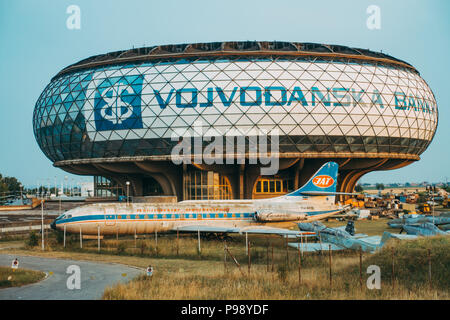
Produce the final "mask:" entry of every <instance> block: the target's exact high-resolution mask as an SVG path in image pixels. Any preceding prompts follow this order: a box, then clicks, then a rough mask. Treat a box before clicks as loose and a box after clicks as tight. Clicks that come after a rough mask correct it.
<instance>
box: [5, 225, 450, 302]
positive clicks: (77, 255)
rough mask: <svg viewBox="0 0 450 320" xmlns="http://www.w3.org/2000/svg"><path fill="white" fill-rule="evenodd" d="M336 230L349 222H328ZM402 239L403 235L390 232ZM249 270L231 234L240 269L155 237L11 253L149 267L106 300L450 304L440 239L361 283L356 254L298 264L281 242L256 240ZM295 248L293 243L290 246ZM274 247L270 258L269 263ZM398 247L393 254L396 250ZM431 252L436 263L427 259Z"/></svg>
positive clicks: (309, 256)
mask: <svg viewBox="0 0 450 320" xmlns="http://www.w3.org/2000/svg"><path fill="white" fill-rule="evenodd" d="M386 222H387V220H385V219H384V220H383V219H382V220H375V221H366V220H362V221H357V222H356V223H355V227H356V229H357V232H358V233H366V234H368V235H381V234H382V232H383V231H384V230H386V229H387V225H386ZM326 224H327V225H329V226H332V227H335V226H340V225H345V223H344V222H337V221H331V220H330V221H329V222H326ZM389 231H391V232H392V231H393V232H398V230H392V229H389ZM249 240H250V241H251V255H250V258H251V260H250V261H251V266H250V273H249V268H248V261H249V259H248V256H247V254H246V251H245V248H246V246H245V236H239V235H234V236H233V241H231V242H227V246H228V247H229V250H230V252H231V253H232V254H233V256H234V257H235V258H236V260H237V261H238V262H239V264H240V269H239V268H238V267H237V266H236V265H235V264H234V262H233V261H232V260H231V258H230V257H229V256H227V260H226V262H225V261H224V257H225V254H224V253H225V251H224V243H223V242H222V241H219V240H208V241H207V240H202V241H201V252H200V253H199V252H198V242H197V238H196V236H192V235H184V236H181V237H180V239H179V241H177V239H176V235H173V234H172V235H158V241H157V243H156V241H155V239H154V237H153V236H152V235H150V236H147V237H146V238H145V239H144V238H139V239H137V240H135V239H134V238H133V237H120V238H119V240H116V239H115V237H112V238H107V239H104V240H102V241H101V251H100V253H99V252H98V251H97V250H98V248H97V240H83V249H80V248H79V238H78V237H77V235H72V236H70V237H68V239H67V247H66V248H63V247H62V245H61V243H58V241H57V238H56V237H55V236H54V235H51V236H50V239H49V241H48V242H47V249H46V251H45V252H39V250H33V249H34V248H22V249H11V251H13V252H16V253H17V254H19V253H22V254H36V255H42V256H47V257H57V258H68V259H80V260H94V261H104V262H110V263H122V264H127V265H133V266H137V267H140V268H145V267H146V266H148V265H150V264H151V265H152V266H153V267H154V268H155V272H154V276H153V277H152V278H151V279H149V278H147V277H146V276H145V275H144V273H143V275H142V276H140V277H137V278H136V279H134V280H133V281H131V282H129V283H126V284H117V285H114V286H112V287H109V288H107V289H106V290H105V292H104V295H103V298H104V299H208V300H209V299H251V300H253V299H277V300H278V299H283V300H284V299H449V298H450V292H449V288H450V283H449V279H450V277H449V276H450V275H449V270H450V253H449V252H450V250H449V249H450V239H449V238H448V237H447V238H442V237H436V238H427V239H421V240H417V241H403V242H400V241H395V240H392V241H391V242H390V243H388V246H387V247H386V248H384V249H383V250H381V251H379V252H377V253H375V254H364V255H363V259H362V284H363V285H362V287H361V285H360V284H361V283H360V280H361V279H360V269H359V266H360V265H359V253H358V252H355V251H342V252H333V253H332V255H331V282H330V275H329V274H330V262H329V261H330V257H329V255H328V253H324V254H320V253H304V255H303V257H301V272H300V276H301V281H300V279H299V263H298V261H299V257H298V252H297V251H296V250H295V249H293V248H290V247H289V248H288V249H286V246H285V241H284V240H283V239H282V238H280V237H277V236H251V237H249ZM291 241H293V240H291ZM272 247H273V258H272ZM392 248H393V249H392ZM428 249H430V250H431V260H429V257H428ZM392 250H394V283H392V275H393V274H392ZM429 261H431V285H430V282H429ZM370 265H377V266H379V267H380V270H381V289H380V290H377V289H374V290H369V289H368V288H367V287H366V280H367V278H368V276H369V274H367V268H368V266H370Z"/></svg>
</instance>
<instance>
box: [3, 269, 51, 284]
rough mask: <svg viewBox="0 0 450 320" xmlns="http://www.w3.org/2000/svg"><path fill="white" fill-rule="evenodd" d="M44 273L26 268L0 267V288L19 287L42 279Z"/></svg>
mask: <svg viewBox="0 0 450 320" xmlns="http://www.w3.org/2000/svg"><path fill="white" fill-rule="evenodd" d="M44 277H45V273H43V272H40V271H34V270H27V269H21V268H19V269H12V268H9V267H0V288H8V287H19V286H23V285H26V284H30V283H34V282H38V281H41V280H42V279H44Z"/></svg>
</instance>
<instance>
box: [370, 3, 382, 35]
mask: <svg viewBox="0 0 450 320" xmlns="http://www.w3.org/2000/svg"><path fill="white" fill-rule="evenodd" d="M366 13H367V14H369V17H368V18H367V20H366V26H367V28H368V29H369V30H375V29H377V30H380V29H381V9H380V7H379V6H377V5H374V4H372V5H370V6H368V7H367V9H366Z"/></svg>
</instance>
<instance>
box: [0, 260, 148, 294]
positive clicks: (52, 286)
mask: <svg viewBox="0 0 450 320" xmlns="http://www.w3.org/2000/svg"><path fill="white" fill-rule="evenodd" d="M15 258H18V260H19V268H24V269H31V270H39V271H43V272H46V273H47V274H48V276H47V278H46V279H44V280H42V281H40V282H38V283H34V284H30V285H25V286H22V287H14V288H5V289H0V300H61V299H62V300H94V299H100V298H101V296H102V294H103V291H104V289H105V288H106V287H107V286H110V285H113V284H115V283H117V282H119V281H121V282H126V281H129V280H131V279H133V278H134V277H135V276H137V275H139V274H142V273H143V272H144V271H142V270H139V269H137V268H133V267H128V266H124V265H119V264H106V263H95V262H87V261H76V260H63V259H53V258H42V257H33V256H16V255H10V254H0V265H1V266H11V262H12V261H13V260H14V259H15ZM71 265H76V266H79V267H80V289H73V290H70V289H69V288H68V286H67V281H68V278H69V277H71V276H73V273H66V271H67V268H68V267H69V266H71ZM72 272H73V271H72ZM71 279H73V278H71ZM69 283H73V282H72V281H69Z"/></svg>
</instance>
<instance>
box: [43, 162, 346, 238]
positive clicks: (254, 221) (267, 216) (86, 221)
mask: <svg viewBox="0 0 450 320" xmlns="http://www.w3.org/2000/svg"><path fill="white" fill-rule="evenodd" d="M337 175H338V164H337V163H335V162H327V163H325V164H324V165H323V166H322V167H321V168H320V169H319V170H318V171H317V172H316V173H315V174H314V175H313V176H312V177H311V178H310V179H309V180H308V182H307V183H306V184H305V185H303V186H302V187H301V188H299V189H298V190H295V191H293V192H291V193H288V194H286V195H283V196H280V197H276V198H270V199H258V200H186V201H181V202H178V203H176V204H172V203H129V204H124V203H98V204H91V205H86V206H81V207H78V208H74V209H71V210H68V211H67V212H65V213H63V214H61V215H60V216H59V217H57V218H56V219H55V220H54V221H53V222H52V223H51V227H52V228H53V229H55V230H56V229H59V230H65V231H66V232H69V233H80V234H81V233H82V234H87V235H98V234H102V235H105V234H135V235H136V234H148V233H153V232H174V231H176V232H198V234H199V236H200V232H202V233H223V234H227V233H240V234H243V233H246V234H247V233H248V234H250V233H255V234H278V235H282V236H285V237H295V236H299V235H303V236H313V235H314V234H313V233H312V232H304V231H295V230H288V229H285V228H277V227H274V226H276V225H277V224H278V225H279V224H280V223H281V224H283V223H295V222H299V221H305V222H309V221H316V220H320V219H324V218H327V217H330V216H332V215H334V214H337V213H340V212H343V211H346V210H349V209H350V205H347V206H341V205H336V204H335V195H337V194H344V193H338V192H336V184H337Z"/></svg>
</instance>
